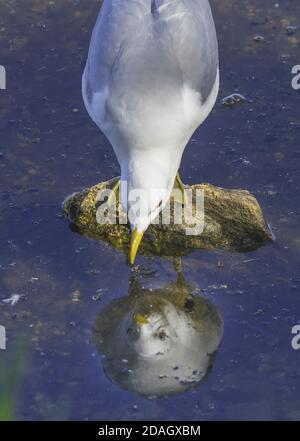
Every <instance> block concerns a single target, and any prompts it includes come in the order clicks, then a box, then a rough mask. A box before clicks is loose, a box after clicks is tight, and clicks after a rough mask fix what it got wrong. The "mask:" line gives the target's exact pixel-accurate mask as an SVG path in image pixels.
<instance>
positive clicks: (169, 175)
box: [121, 154, 177, 264]
mask: <svg viewBox="0 0 300 441" xmlns="http://www.w3.org/2000/svg"><path fill="white" fill-rule="evenodd" d="M137 156H138V157H137V158H134V160H132V161H130V162H129V164H127V167H126V169H125V170H124V169H122V184H121V196H122V205H123V207H126V208H127V211H128V218H129V222H130V225H131V231H132V237H131V250H130V262H131V263H132V264H133V263H134V260H135V257H136V254H137V251H138V248H139V245H140V242H141V240H142V238H143V235H144V232H145V231H146V230H147V228H148V227H149V225H150V223H151V222H152V221H153V220H154V219H156V218H157V216H158V215H159V213H160V212H161V211H162V210H163V209H164V207H165V205H166V204H167V202H168V199H169V197H170V193H171V191H172V188H173V184H174V180H175V176H176V172H177V170H176V169H173V167H170V164H169V161H167V160H165V161H164V159H163V157H161V155H160V156H159V155H158V157H157V158H156V159H155V160H154V159H153V155H152V157H148V155H142V154H140V155H137ZM125 182H126V183H127V185H125Z"/></svg>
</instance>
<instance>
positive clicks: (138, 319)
mask: <svg viewBox="0 0 300 441" xmlns="http://www.w3.org/2000/svg"><path fill="white" fill-rule="evenodd" d="M133 320H134V321H135V323H136V325H137V326H138V327H139V328H141V327H142V326H143V325H147V323H149V320H148V319H147V317H146V316H144V315H142V314H134V316H133Z"/></svg>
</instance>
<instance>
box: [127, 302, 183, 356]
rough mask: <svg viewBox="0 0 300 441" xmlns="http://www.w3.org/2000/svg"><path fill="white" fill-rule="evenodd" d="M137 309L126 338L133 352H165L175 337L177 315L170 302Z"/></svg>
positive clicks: (141, 354)
mask: <svg viewBox="0 0 300 441" xmlns="http://www.w3.org/2000/svg"><path fill="white" fill-rule="evenodd" d="M143 309H145V308H142V309H141V310H137V311H135V312H134V314H133V315H132V317H131V319H130V321H129V324H128V329H127V335H128V339H129V341H130V344H131V345H132V347H133V348H134V350H135V352H136V353H138V354H139V355H140V356H142V357H155V356H163V355H165V354H167V353H168V352H169V351H170V350H171V347H172V344H173V341H174V339H176V338H177V334H176V327H178V321H179V316H178V314H177V313H176V310H175V308H174V307H173V306H172V305H171V304H167V303H165V302H162V304H161V305H157V307H156V310H152V311H149V312H148V311H145V310H144V311H143Z"/></svg>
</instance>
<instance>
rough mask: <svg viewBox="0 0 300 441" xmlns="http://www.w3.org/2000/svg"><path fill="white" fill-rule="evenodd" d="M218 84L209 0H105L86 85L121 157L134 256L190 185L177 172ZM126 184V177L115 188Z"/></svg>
mask: <svg viewBox="0 0 300 441" xmlns="http://www.w3.org/2000/svg"><path fill="white" fill-rule="evenodd" d="M218 88H219V73H218V47H217V39H216V32H215V26H214V21H213V18H212V14H211V10H210V6H209V2H208V0H188V1H186V0H114V1H111V0H104V2H103V6H102V9H101V12H100V14H99V17H98V20H97V23H96V26H95V28H94V31H93V36H92V40H91V45H90V50H89V55H88V60H87V64H86V68H85V71H84V75H83V81H82V91H83V98H84V102H85V105H86V108H87V110H88V112H89V114H90V116H91V118H92V119H93V120H94V122H95V123H96V124H97V125H98V126H99V127H100V128H101V130H102V131H103V132H104V134H105V135H106V136H107V138H108V139H109V141H110V142H111V144H112V146H113V148H114V151H115V153H116V156H117V158H118V161H119V163H120V167H121V197H122V204H123V206H124V207H127V206H128V208H129V219H130V223H131V227H132V230H133V236H132V244H131V254H130V260H131V262H133V261H134V259H135V255H136V252H137V248H138V246H139V243H140V241H141V239H142V236H143V233H144V231H145V230H146V229H147V227H148V225H149V223H150V222H151V221H153V220H154V219H155V218H156V217H157V215H158V214H159V212H160V211H161V210H162V209H163V208H164V206H165V205H166V203H167V201H168V199H169V197H170V194H171V192H172V189H173V186H175V187H176V186H178V187H179V188H180V189H181V190H182V191H183V186H182V183H181V181H180V178H179V175H178V176H177V178H176V175H177V173H178V169H179V166H180V162H181V157H182V154H183V151H184V148H185V146H186V144H187V142H188V141H189V139H190V137H191V136H192V134H193V132H194V131H195V130H196V128H197V127H198V126H199V125H200V124H201V123H202V122H203V121H204V120H205V119H206V117H207V116H208V114H209V113H210V111H211V109H212V107H213V105H214V103H215V100H216V97H217V93H218ZM125 182H127V184H128V190H129V194H130V192H134V191H136V190H143V194H144V195H145V196H146V197H143V198H142V200H140V201H138V202H139V206H140V210H136V208H135V207H136V202H137V201H136V200H132V199H130V197H129V198H128V196H127V194H126V191H125V185H124V183H125ZM119 189H120V185H119V183H118V184H117V185H116V186H115V188H114V192H115V193H117V191H119ZM154 189H160V190H161V191H160V192H156V193H153V191H152V190H154ZM131 195H132V193H131ZM138 213H139V214H138ZM141 213H143V214H142V215H141Z"/></svg>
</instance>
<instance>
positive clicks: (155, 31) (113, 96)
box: [83, 0, 218, 111]
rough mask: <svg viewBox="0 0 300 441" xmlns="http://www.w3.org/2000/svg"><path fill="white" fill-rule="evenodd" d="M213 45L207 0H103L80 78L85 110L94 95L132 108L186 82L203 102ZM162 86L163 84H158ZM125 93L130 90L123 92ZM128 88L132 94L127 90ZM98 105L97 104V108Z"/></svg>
mask: <svg viewBox="0 0 300 441" xmlns="http://www.w3.org/2000/svg"><path fill="white" fill-rule="evenodd" d="M217 70H218V46H217V39H216V32H215V26H214V22H213V18H212V14H211V9H210V6H209V2H208V0H126V1H124V0H105V1H104V4H103V7H102V10H101V12H100V14H99V17H98V20H97V23H96V26H95V28H94V31H93V36H92V41H91V45H90V50H89V56H88V61H87V65H86V69H85V73H84V77H83V95H84V98H85V103H86V105H87V108H89V104H90V103H91V102H92V101H93V97H95V94H98V93H99V92H100V93H101V94H103V96H101V97H100V101H101V103H105V102H106V98H105V93H108V94H109V96H110V100H109V101H110V102H111V103H112V107H114V108H116V105H115V104H116V103H118V105H120V102H122V101H123V102H124V103H125V104H126V106H127V111H128V107H129V106H130V107H132V108H134V107H135V106H136V101H137V100H139V98H140V96H145V98H146V94H148V95H149V97H150V98H151V102H153V96H155V95H156V94H158V95H159V97H158V98H160V99H159V101H160V102H162V101H164V96H163V94H164V95H165V98H166V99H167V98H168V97H170V96H172V95H173V96H174V98H175V93H174V91H177V92H178V93H179V92H180V87H181V86H183V85H184V84H186V85H187V86H189V87H190V88H192V89H194V90H196V91H197V92H199V93H200V95H201V101H202V102H204V101H206V99H207V98H208V96H209V95H210V92H211V91H212V89H213V86H214V84H215V80H216V75H217ZM162 84H163V87H160V86H161V85H162ZM128 91H130V94H129V93H128V94H127V92H128ZM133 91H134V92H133ZM100 107H101V106H100Z"/></svg>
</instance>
